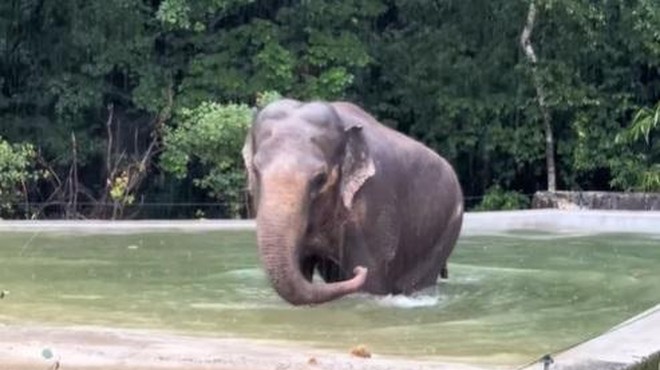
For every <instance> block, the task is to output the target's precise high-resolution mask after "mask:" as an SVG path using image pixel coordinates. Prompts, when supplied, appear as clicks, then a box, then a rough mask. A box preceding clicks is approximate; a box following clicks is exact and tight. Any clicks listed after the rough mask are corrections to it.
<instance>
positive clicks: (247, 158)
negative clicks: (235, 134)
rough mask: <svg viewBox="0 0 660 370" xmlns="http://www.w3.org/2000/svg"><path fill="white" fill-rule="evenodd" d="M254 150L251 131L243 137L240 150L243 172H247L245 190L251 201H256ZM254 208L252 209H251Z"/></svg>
mask: <svg viewBox="0 0 660 370" xmlns="http://www.w3.org/2000/svg"><path fill="white" fill-rule="evenodd" d="M253 153H254V150H253V149H252V130H250V131H249V132H248V134H247V136H246V137H245V143H244V144H243V149H241V154H242V155H243V163H244V164H245V171H246V172H247V180H248V181H247V190H248V193H250V194H251V195H252V197H253V200H256V198H255V197H256V196H257V194H256V189H257V186H256V183H255V181H256V178H255V174H254V165H253V164H252V158H253V155H254V154H253ZM253 208H254V207H253Z"/></svg>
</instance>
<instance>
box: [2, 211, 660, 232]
mask: <svg viewBox="0 0 660 370" xmlns="http://www.w3.org/2000/svg"><path fill="white" fill-rule="evenodd" d="M254 228H255V223H254V220H215V219H214V220H210V219H201V220H120V221H108V220H82V221H81V220H0V232H12V231H13V232H80V233H89V234H94V233H137V232H168V231H178V232H200V231H220V230H253V229H254ZM512 230H536V231H548V232H576V233H642V234H648V233H651V234H659V235H660V211H606V210H557V209H532V210H519V211H496V212H468V213H466V214H465V219H464V223H463V229H462V231H461V234H462V235H479V234H492V233H498V232H506V231H512Z"/></svg>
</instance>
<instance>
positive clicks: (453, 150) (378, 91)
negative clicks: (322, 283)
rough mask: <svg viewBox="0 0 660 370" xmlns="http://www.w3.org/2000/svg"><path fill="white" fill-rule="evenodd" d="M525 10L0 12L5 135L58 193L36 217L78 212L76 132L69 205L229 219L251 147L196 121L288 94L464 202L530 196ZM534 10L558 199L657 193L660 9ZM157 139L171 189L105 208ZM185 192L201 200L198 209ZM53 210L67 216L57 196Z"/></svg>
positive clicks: (65, 5)
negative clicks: (350, 111) (370, 127)
mask: <svg viewBox="0 0 660 370" xmlns="http://www.w3.org/2000/svg"><path fill="white" fill-rule="evenodd" d="M528 4H529V3H528V2H525V1H508V0H491V1H489V0H466V1H458V0H449V1H441V2H429V1H422V0H410V1H384V0H345V1H340V2H337V1H331V0H318V1H285V2H283V1H275V2H264V1H254V0H196V1H192V0H162V1H156V2H139V1H138V2H136V1H132V0H88V1H82V0H62V1H59V2H53V1H44V2H38V1H32V0H16V1H4V2H0V46H2V47H0V122H2V124H0V135H2V136H3V137H5V138H6V139H7V140H9V141H10V142H30V143H34V146H35V147H34V151H35V152H38V153H39V161H40V162H43V163H44V164H46V165H47V167H48V168H49V171H50V173H51V174H52V175H53V176H51V177H50V178H48V179H47V181H44V182H41V183H40V184H39V185H40V186H39V189H33V190H29V189H28V191H32V193H34V196H36V197H38V198H39V199H40V200H45V199H58V200H62V201H63V203H67V201H68V199H65V198H66V196H71V195H66V196H65V195H62V194H63V189H64V186H63V184H65V183H67V179H68V178H69V174H70V169H71V166H72V164H73V162H74V152H73V150H72V144H71V141H70V138H71V134H72V133H74V134H75V137H76V139H77V148H76V153H75V154H76V158H75V159H76V166H77V168H78V170H79V171H78V173H79V174H83V175H82V176H80V178H79V181H80V184H77V186H78V185H79V188H80V189H81V192H83V193H84V194H85V197H86V199H101V198H103V199H105V198H104V197H106V196H109V198H111V200H113V201H116V202H119V203H122V204H130V203H134V204H135V203H139V202H137V200H138V199H140V200H146V201H149V200H164V199H167V200H174V201H179V200H180V201H186V200H187V201H207V200H209V199H210V198H212V199H222V200H223V201H229V199H233V200H231V201H230V202H233V203H232V204H238V199H239V197H240V195H239V192H238V191H237V190H236V189H239V188H240V187H241V186H242V185H241V181H242V180H241V177H240V176H242V175H239V172H240V171H239V168H240V164H239V162H240V160H239V159H240V156H238V153H237V150H236V149H237V147H238V144H237V142H240V141H241V140H242V138H241V139H240V140H238V137H239V136H240V135H239V132H240V130H238V129H236V127H235V126H236V125H234V126H232V125H229V124H227V125H220V126H218V127H215V128H212V127H213V126H212V125H211V124H210V123H204V122H210V121H214V122H215V121H218V122H220V121H223V119H221V118H220V113H218V112H220V111H222V110H223V109H224V108H221V107H225V106H231V104H228V105H225V103H227V102H236V103H241V104H244V105H245V107H247V106H256V107H260V106H263V104H265V103H266V102H268V101H272V100H274V99H278V98H280V97H281V96H280V95H279V94H275V93H273V94H266V93H264V94H261V92H264V91H278V92H280V93H281V94H282V95H283V96H288V97H292V98H298V99H342V100H352V101H355V102H356V103H358V104H360V105H362V106H363V107H364V108H366V109H367V110H368V111H370V112H373V113H374V114H375V115H376V116H377V117H378V118H380V119H381V120H384V121H386V123H387V124H388V125H390V126H392V127H394V128H396V129H397V130H399V131H401V132H403V133H405V134H407V135H410V136H413V137H415V138H417V139H420V140H421V141H423V142H424V143H425V144H427V145H428V146H430V147H431V148H433V149H434V150H436V151H437V152H439V153H440V154H442V155H443V156H445V157H447V158H448V159H449V160H450V162H452V164H453V165H454V166H455V167H456V169H457V170H458V172H459V177H460V178H461V180H462V184H463V186H464V189H465V192H466V194H468V195H471V196H478V195H481V194H484V193H485V192H486V190H487V188H488V187H489V186H490V184H501V186H502V189H507V188H514V187H515V188H516V189H521V190H522V191H524V192H533V191H535V190H537V189H538V188H541V187H542V186H543V185H542V184H544V183H545V178H544V177H545V174H544V166H545V159H544V144H545V143H544V136H543V131H542V128H541V127H542V125H541V122H542V121H541V114H540V112H539V109H538V104H537V102H536V91H535V89H534V86H533V85H532V84H531V79H530V78H529V73H530V70H529V63H527V61H526V60H525V58H524V55H523V53H522V52H521V50H520V46H519V38H520V32H521V29H522V26H523V24H524V22H525V17H526V14H527V9H528ZM537 4H538V5H539V7H538V8H539V13H538V17H537V24H536V27H535V29H534V33H533V36H532V42H533V44H534V47H535V50H536V53H537V56H538V59H539V63H538V72H539V74H540V76H541V78H542V82H543V84H544V87H545V89H546V92H547V94H548V101H547V103H548V106H549V109H550V114H551V118H552V122H553V132H554V136H555V142H556V162H557V167H558V185H559V187H560V188H577V189H593V190H647V191H653V190H657V189H658V185H657V184H658V182H659V179H660V175H659V173H658V172H659V170H658V163H659V162H660V160H659V159H658V158H659V156H660V155H659V154H658V150H660V149H658V144H657V132H658V128H657V127H658V123H657V122H658V118H657V117H658V113H657V112H658V108H657V107H655V108H651V107H654V106H656V105H657V102H658V100H660V74H659V73H658V68H660V32H659V31H658V24H660V7H658V6H657V0H636V1H610V0H594V1H587V0H539V1H537ZM208 102H219V103H218V104H215V105H214V104H212V103H208ZM220 103H222V104H220ZM238 105H240V104H238ZM109 106H112V107H113V110H112V113H113V117H112V118H113V120H112V122H111V123H112V130H114V131H112V132H113V133H114V138H113V142H112V145H113V150H114V152H113V153H111V155H110V157H112V158H111V159H113V160H111V161H108V160H107V159H108V158H107V157H108V153H107V150H106V149H107V146H108V145H107V144H108V143H109V138H108V137H109V135H108V127H107V126H106V124H107V123H108V121H109V118H111V117H109V116H110V110H109V108H108V107H109ZM645 107H646V108H645ZM171 112H174V114H173V115H172V114H170V113H171ZM212 112H215V113H212ZM232 114H233V113H232ZM235 114H236V115H240V114H239V113H236V112H235ZM207 116H208V117H212V116H214V117H215V118H212V119H211V118H204V117H207ZM631 120H632V121H633V123H632V124H629V123H630V122H631ZM225 121H226V120H225ZM192 122H195V124H194V125H193V124H192ZM198 122H201V123H198ZM197 124H199V125H200V127H196V125H197ZM628 126H630V128H628ZM216 130H220V131H222V130H228V132H227V133H226V134H218V133H217V131H216ZM215 135H220V136H223V135H224V136H223V138H221V137H217V136H215ZM617 135H618V137H619V139H618V140H617V139H616V138H617ZM154 137H155V138H156V139H157V140H156V141H155V142H156V143H158V144H159V145H160V143H162V144H163V145H164V146H165V147H159V148H156V150H155V152H160V150H163V151H164V152H163V154H162V156H160V158H159V159H160V160H162V166H163V167H165V168H167V169H168V171H169V172H167V173H166V174H157V175H155V176H154V173H152V172H149V171H148V170H147V173H146V174H145V176H146V180H145V184H144V186H138V187H136V188H133V187H132V188H131V191H130V193H131V196H132V197H134V198H130V197H129V198H126V197H125V195H124V194H125V193H126V191H122V187H123V186H125V187H128V185H122V181H123V180H121V179H122V175H121V170H119V171H118V175H117V176H115V178H114V179H110V185H111V189H108V184H107V183H106V181H108V179H107V178H106V177H107V174H108V173H111V172H112V171H110V170H109V169H108V168H106V167H111V165H112V163H114V161H115V160H117V158H125V159H126V158H130V159H134V158H136V157H139V153H140V151H141V150H142V151H143V150H144V149H145V146H148V145H149V142H150V141H149V140H148V139H146V138H154ZM161 137H164V139H163V140H160V138H161ZM223 140H226V141H223ZM145 141H147V143H145ZM204 142H207V143H206V144H205V143H204ZM224 145H228V146H229V147H228V148H224ZM170 146H171V148H170ZM203 153H206V154H203ZM232 156H233V157H232ZM108 163H110V164H108ZM99 164H103V165H101V166H100V165H99ZM145 166H146V167H145V168H153V166H150V165H149V164H146V165H145ZM129 177H130V176H129ZM131 178H134V177H131ZM129 182H130V181H129ZM192 183H195V184H197V185H198V186H197V187H195V188H193V189H192V190H191V188H192V187H191V186H190V184H192ZM200 189H203V190H200ZM108 190H110V194H106V193H107V192H108ZM58 192H59V194H60V196H61V197H65V198H57V197H54V198H53V197H52V196H54V195H57V194H58ZM236 209H238V208H236ZM236 209H235V210H233V211H231V212H232V213H234V214H236V213H237V212H238V211H236ZM158 214H159V213H158V212H155V213H154V214H153V215H158ZM190 215H192V213H190V214H189V216H190Z"/></svg>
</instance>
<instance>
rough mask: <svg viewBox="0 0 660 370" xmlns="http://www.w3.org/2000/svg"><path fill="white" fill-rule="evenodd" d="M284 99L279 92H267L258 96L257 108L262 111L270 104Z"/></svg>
mask: <svg viewBox="0 0 660 370" xmlns="http://www.w3.org/2000/svg"><path fill="white" fill-rule="evenodd" d="M280 99H282V95H280V93H279V92H277V91H265V92H263V93H259V94H257V102H256V106H257V108H258V109H261V108H263V107H265V106H267V105H268V104H270V103H272V102H274V101H277V100H280Z"/></svg>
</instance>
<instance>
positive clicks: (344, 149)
mask: <svg viewBox="0 0 660 370" xmlns="http://www.w3.org/2000/svg"><path fill="white" fill-rule="evenodd" d="M243 158H244V161H245V165H246V168H247V173H248V182H249V191H250V193H251V194H252V200H253V204H254V206H255V211H256V222H257V243H258V246H259V255H260V258H261V261H262V264H263V266H264V268H265V270H266V272H267V275H268V277H269V278H270V282H271V283H272V285H273V287H274V288H275V290H276V291H277V293H278V294H279V295H280V296H281V297H282V298H283V299H285V300H286V301H288V302H290V303H291V304H294V305H301V304H317V303H323V302H327V301H330V300H333V299H336V298H339V297H341V296H344V295H346V294H350V293H354V292H358V291H363V292H367V293H372V294H410V293H413V292H415V291H418V290H420V289H423V288H426V287H429V286H433V285H435V284H437V279H438V275H439V274H440V273H442V274H443V275H446V266H447V259H448V257H449V255H450V253H451V252H452V250H453V248H454V245H455V243H456V239H457V238H458V235H459V232H460V229H461V225H462V221H463V195H462V191H461V187H460V184H459V182H458V179H457V176H456V174H455V172H454V170H453V168H452V167H451V165H450V164H449V163H448V162H447V161H446V160H445V159H443V158H442V157H440V156H439V155H437V154H436V153H435V152H433V151H432V150H430V149H428V148H427V147H425V146H423V145H422V144H420V143H419V142H417V141H414V140H412V139H410V138H408V137H406V136H405V135H403V134H400V133H398V132H396V131H395V130H392V129H390V128H388V127H386V126H384V125H382V124H380V123H379V122H378V121H377V120H376V119H375V118H373V117H372V116H371V115H369V114H368V113H366V112H365V111H364V110H362V109H361V108H359V107H358V106H356V105H354V104H351V103H347V102H333V103H328V102H300V101H297V100H289V99H283V100H279V101H276V102H273V103H270V104H269V105H267V106H266V107H264V108H263V109H262V110H261V111H259V112H258V113H257V114H256V115H255V119H254V122H253V123H252V126H251V128H250V131H249V133H248V135H247V138H246V141H245V145H244V147H243ZM315 270H316V271H317V272H318V274H319V275H320V277H321V278H322V279H323V280H324V282H320V283H319V282H315V281H313V275H314V271H315Z"/></svg>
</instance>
